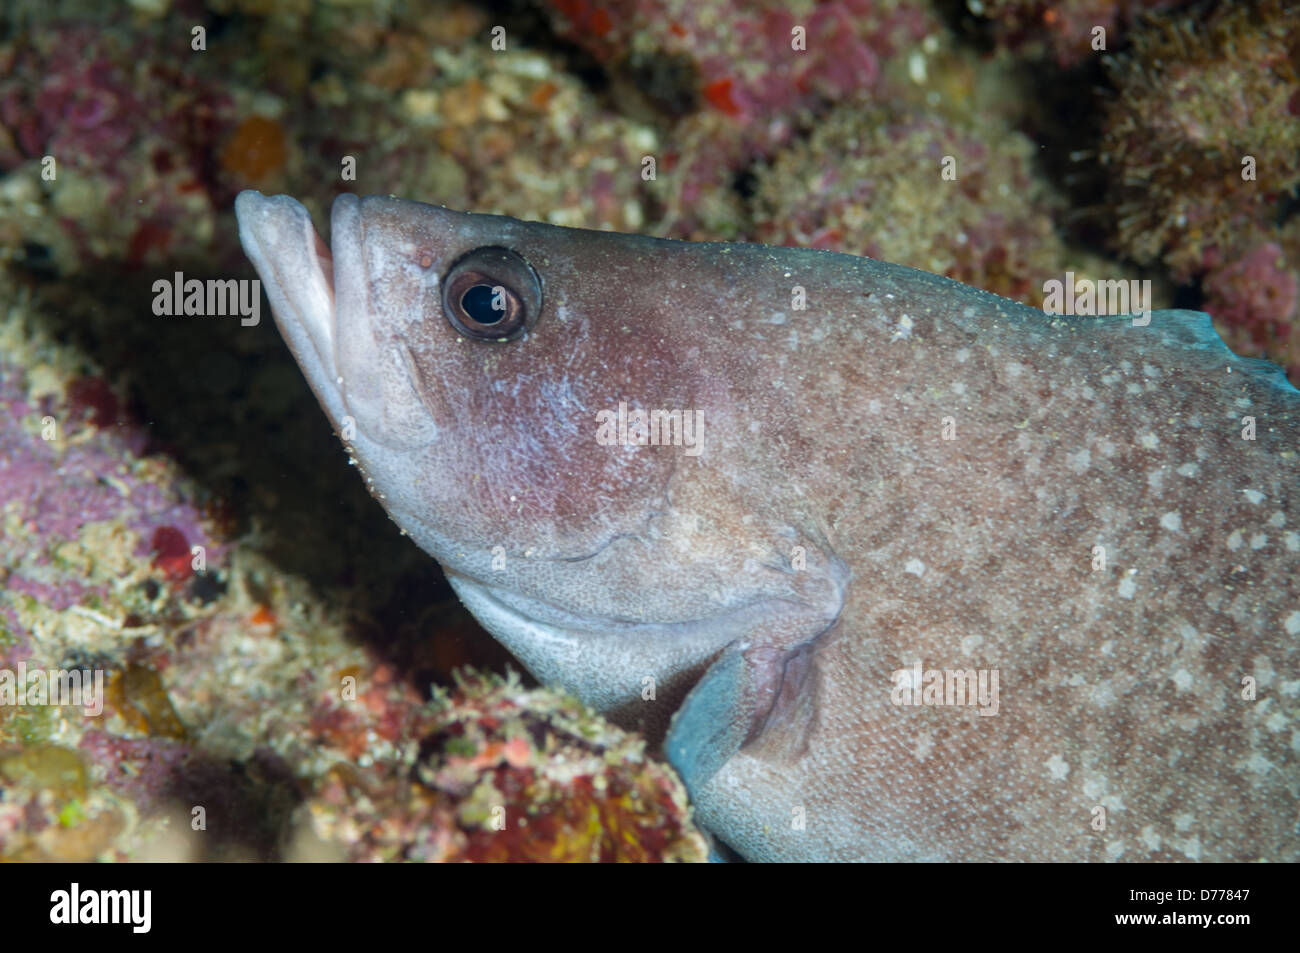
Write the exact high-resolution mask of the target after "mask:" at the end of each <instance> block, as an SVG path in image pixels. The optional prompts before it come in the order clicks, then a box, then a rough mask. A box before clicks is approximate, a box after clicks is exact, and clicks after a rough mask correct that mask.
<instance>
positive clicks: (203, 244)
mask: <svg viewBox="0 0 1300 953" xmlns="http://www.w3.org/2000/svg"><path fill="white" fill-rule="evenodd" d="M188 39H189V34H188V31H176V30H170V31H169V30H166V29H162V28H159V27H153V28H145V29H143V30H142V31H141V32H140V33H138V34H136V35H134V36H133V35H131V34H129V33H125V32H123V31H109V30H101V29H96V28H94V27H91V26H88V25H84V24H81V23H78V22H61V23H60V22H56V23H44V24H41V25H40V26H39V27H38V28H36V27H33V28H31V29H30V30H28V31H26V32H24V33H23V34H22V36H21V40H20V41H19V42H17V43H10V44H6V45H4V46H0V173H4V174H7V175H8V176H9V183H10V184H9V188H10V189H11V190H17V191H16V192H11V193H10V194H12V195H14V196H17V197H21V199H23V200H24V201H19V202H16V203H15V206H16V207H15V208H14V209H12V210H9V211H7V212H6V213H5V215H4V217H5V218H6V219H8V221H7V222H6V223H5V225H4V226H3V227H0V244H5V245H14V244H17V243H19V242H20V241H22V242H28V243H32V242H35V243H39V244H40V245H41V246H42V247H43V248H45V249H46V251H47V253H48V255H49V258H50V259H51V261H52V264H53V265H54V266H55V268H56V269H57V270H59V271H61V272H74V271H78V270H80V269H82V268H83V267H85V266H87V265H88V264H90V263H92V262H93V261H97V260H105V259H107V260H119V261H121V260H125V261H126V263H127V264H130V265H134V266H140V265H145V264H155V263H157V262H159V261H161V260H163V259H164V257H165V256H167V255H168V254H182V255H184V254H193V253H195V252H201V251H202V250H204V249H206V248H207V247H208V245H209V243H210V242H211V240H212V234H213V231H214V229H213V226H212V219H213V217H214V215H215V214H216V212H217V210H218V208H219V207H220V206H221V205H222V204H223V203H224V202H226V201H227V200H228V198H229V195H230V194H233V192H232V184H231V183H228V182H223V181H221V180H220V176H219V172H220V170H219V168H218V165H217V162H216V159H215V152H216V149H217V146H218V144H219V143H220V141H221V139H222V138H223V136H224V135H225V130H226V129H227V128H229V126H230V125H231V122H232V108H233V107H232V103H231V101H230V99H229V97H228V96H227V95H226V94H225V93H224V92H221V91H219V87H218V86H217V85H216V84H215V83H213V82H211V81H209V80H205V79H203V78H201V77H202V75H203V71H204V70H205V69H206V68H207V67H208V64H207V63H206V62H205V61H204V60H203V56H204V54H203V53H199V52H195V51H192V50H191V49H190V48H189V46H188ZM33 207H39V208H40V213H39V214H38V215H31V214H29V213H28V212H27V211H26V210H29V209H31V208H33ZM20 228H21V229H23V232H22V233H21V234H20V235H11V234H8V231H10V230H14V229H20Z"/></svg>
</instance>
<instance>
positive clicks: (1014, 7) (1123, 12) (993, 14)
mask: <svg viewBox="0 0 1300 953" xmlns="http://www.w3.org/2000/svg"><path fill="white" fill-rule="evenodd" d="M1189 2H1190V0H966V8H967V9H968V10H969V11H970V12H971V13H972V14H974V15H975V16H977V17H982V18H984V19H986V20H988V21H989V22H990V24H991V26H992V31H993V35H994V37H995V38H996V39H997V41H998V42H999V43H1001V44H1003V45H1005V46H1007V47H1008V48H1010V49H1013V50H1015V51H1016V52H1017V53H1019V54H1020V55H1023V56H1027V57H1033V58H1039V57H1044V56H1046V57H1050V58H1051V59H1052V60H1054V61H1055V62H1056V64H1057V65H1059V66H1061V67H1067V68H1068V67H1072V66H1077V65H1078V64H1079V62H1080V61H1081V60H1083V59H1085V58H1086V57H1088V56H1091V55H1093V53H1094V50H1093V47H1092V40H1093V31H1094V30H1096V29H1097V28H1098V27H1100V28H1102V29H1103V30H1105V31H1106V32H1105V39H1106V46H1105V49H1107V50H1114V49H1117V48H1118V47H1119V45H1120V43H1121V41H1122V40H1123V39H1124V38H1125V36H1126V35H1127V30H1128V29H1129V27H1130V26H1131V25H1132V23H1133V21H1134V19H1136V18H1137V17H1138V16H1139V15H1140V14H1142V13H1143V12H1146V11H1156V10H1168V9H1172V8H1175V7H1179V6H1184V5H1186V4H1187V3H1189Z"/></svg>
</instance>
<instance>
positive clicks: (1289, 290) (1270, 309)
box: [1201, 242, 1300, 381]
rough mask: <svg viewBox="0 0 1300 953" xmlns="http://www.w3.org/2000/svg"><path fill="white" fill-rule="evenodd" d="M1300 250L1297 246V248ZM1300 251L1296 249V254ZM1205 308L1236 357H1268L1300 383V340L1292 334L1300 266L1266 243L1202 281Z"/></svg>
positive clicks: (1283, 252) (1280, 250)
mask: <svg viewBox="0 0 1300 953" xmlns="http://www.w3.org/2000/svg"><path fill="white" fill-rule="evenodd" d="M1297 246H1300V242H1298V243H1297ZM1296 250H1297V251H1300V247H1297V248H1296ZM1201 287H1202V289H1203V290H1204V291H1205V308H1206V310H1207V311H1209V312H1210V314H1212V315H1214V317H1215V319H1216V320H1217V321H1219V322H1220V324H1221V325H1222V326H1225V327H1226V328H1227V330H1228V335H1229V341H1228V343H1229V345H1230V346H1231V347H1232V348H1233V349H1234V350H1236V351H1237V352H1238V353H1241V354H1267V355H1269V356H1271V357H1273V358H1274V359H1275V360H1278V361H1279V362H1280V363H1282V364H1283V366H1284V367H1285V368H1286V370H1287V373H1288V374H1289V375H1290V377H1291V379H1292V380H1293V381H1300V335H1297V334H1295V333H1294V327H1295V321H1296V319H1297V317H1300V314H1298V313H1297V307H1296V304H1297V296H1298V295H1300V260H1298V259H1297V256H1296V255H1294V254H1293V255H1290V256H1288V255H1287V253H1286V251H1285V250H1284V249H1283V248H1282V246H1280V245H1278V244H1277V243H1275V242H1268V243H1265V244H1263V245H1259V246H1257V247H1256V248H1253V249H1251V250H1250V251H1248V252H1247V253H1246V254H1245V255H1243V256H1242V257H1241V258H1239V259H1237V260H1236V261H1233V262H1230V263H1228V264H1226V265H1223V266H1222V267H1219V268H1215V269H1213V270H1211V271H1210V273H1209V274H1208V275H1206V277H1205V280H1204V281H1203V282H1202V284H1201Z"/></svg>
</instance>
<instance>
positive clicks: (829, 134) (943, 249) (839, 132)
mask: <svg viewBox="0 0 1300 953" xmlns="http://www.w3.org/2000/svg"><path fill="white" fill-rule="evenodd" d="M827 155H834V156H835V157H836V161H835V163H834V164H833V165H828V164H827V163H826V161H825V158H824V157H825V156H827ZM1033 156H1034V146H1033V144H1032V143H1031V142H1030V141H1029V140H1028V139H1026V138H1025V137H1023V136H1021V135H1020V134H1019V133H1016V132H1014V131H1012V130H1010V129H1008V128H1005V127H1004V126H1003V125H1002V124H1000V123H996V122H990V123H985V124H983V125H982V126H981V127H978V128H977V127H974V126H972V125H970V124H967V123H961V122H952V121H948V120H944V119H940V118H937V117H929V116H924V115H902V116H899V115H896V114H894V113H893V112H891V111H890V110H887V109H872V108H870V107H858V106H854V105H846V106H843V107H841V108H840V109H838V110H836V111H835V112H834V113H832V114H831V115H830V116H829V117H828V118H827V119H826V121H825V122H823V123H822V124H821V125H820V126H819V127H818V129H817V130H816V131H814V133H813V135H812V137H811V138H810V139H809V140H808V141H807V142H806V143H801V144H799V145H797V146H795V147H793V148H791V149H788V150H786V151H785V152H783V153H782V155H781V156H780V157H779V158H778V159H777V160H776V162H774V163H773V164H772V165H771V167H770V168H768V169H766V170H764V171H763V173H762V174H761V175H760V178H759V187H758V192H757V195H756V196H755V201H754V206H755V212H754V219H755V229H756V233H757V237H758V239H759V240H760V241H764V242H771V243H774V244H785V245H794V246H804V247H813V248H827V249H833V250H837V251H847V252H852V253H856V254H862V255H869V256H871V257H873V258H883V259H886V260H888V261H893V262H899V263H901V264H906V265H911V266H913V267H916V268H922V269H925V270H926V271H932V272H935V273H937V274H942V275H947V276H948V277H951V278H956V279H958V280H960V281H964V282H967V283H969V284H973V285H975V286H976V287H979V288H984V289H986V290H988V291H993V292H996V293H998V294H1003V295H1007V296H1008V297H1012V298H1017V299H1019V300H1021V301H1025V302H1028V303H1031V304H1034V303H1041V300H1042V290H1041V285H1042V280H1043V276H1044V275H1050V274H1053V273H1055V272H1058V271H1061V270H1063V269H1064V261H1065V252H1064V248H1063V246H1062V244H1061V243H1060V241H1059V240H1058V239H1057V237H1056V233H1055V230H1054V224H1053V213H1054V212H1055V211H1056V210H1057V208H1058V206H1059V201H1058V200H1056V199H1054V198H1053V196H1052V194H1051V193H1050V192H1049V191H1047V190H1046V189H1044V188H1042V187H1041V186H1040V185H1039V184H1038V182H1037V180H1036V178H1035V176H1034V173H1033Z"/></svg>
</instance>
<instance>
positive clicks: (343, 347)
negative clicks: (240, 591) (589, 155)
mask: <svg viewBox="0 0 1300 953" xmlns="http://www.w3.org/2000/svg"><path fill="white" fill-rule="evenodd" d="M236 213H237V217H238V223H239V233H240V238H241V241H242V243H243V247H244V249H245V251H246V253H247V255H248V257H249V258H250V259H251V261H252V263H253V265H254V266H255V268H256V270H257V272H258V274H259V275H260V277H261V279H262V282H263V285H264V287H265V289H266V292H267V295H268V298H269V301H270V304H271V307H272V310H273V313H274V315H275V320H276V323H277V326H278V327H279V330H280V332H281V334H282V336H283V338H284V340H285V341H286V342H287V344H288V347H289V349H290V350H291V351H292V353H293V355H294V357H295V358H296V360H297V362H298V364H299V366H300V367H301V370H302V372H303V374H304V375H305V377H306V379H307V382H308V383H309V385H310V386H311V388H312V390H313V392H314V393H315V396H316V397H317V399H318V400H319V402H320V405H321V407H322V409H323V410H324V412H325V414H326V415H327V416H328V418H329V419H330V421H331V422H332V424H333V426H334V428H335V430H336V432H337V433H338V435H339V436H340V438H341V439H342V441H343V443H344V445H345V448H346V451H347V453H348V454H349V456H350V458H351V460H352V462H353V463H355V465H356V466H357V468H358V469H359V471H360V473H361V475H362V477H363V479H364V480H365V482H366V485H367V487H368V488H369V489H370V492H371V493H372V494H373V495H374V497H375V498H376V499H377V500H378V501H379V503H380V504H381V505H382V506H383V507H384V508H385V509H386V510H387V511H388V513H389V515H390V516H391V518H392V519H393V520H394V521H395V522H396V523H397V525H398V526H399V527H400V528H401V529H402V530H403V531H404V532H405V533H407V534H409V535H410V537H411V538H412V539H413V540H414V542H415V543H416V544H417V545H418V546H419V547H420V548H421V549H423V550H424V551H425V552H427V553H428V554H430V555H431V556H433V557H434V558H435V559H436V560H438V562H439V563H440V564H441V565H442V568H443V570H444V571H445V573H446V576H447V578H448V580H449V581H450V583H451V585H452V586H453V587H454V589H455V591H456V593H457V594H458V596H459V597H460V599H461V600H462V601H463V602H464V604H465V605H466V606H467V607H468V608H469V610H470V611H471V612H472V613H473V614H474V616H476V617H477V619H478V620H479V621H480V622H481V624H482V625H483V627H484V628H485V629H486V630H487V631H488V632H490V633H491V634H492V635H493V636H494V637H495V638H496V639H498V640H499V641H500V642H501V643H503V644H504V645H505V647H506V648H507V649H509V651H510V652H511V653H513V654H514V656H515V657H516V658H517V659H518V660H519V662H520V663H521V664H522V665H523V666H525V667H526V668H527V669H528V670H529V671H530V672H531V673H532V674H533V675H534V676H536V677H537V678H538V679H539V680H540V681H541V682H543V683H545V684H548V685H553V686H557V687H559V688H561V689H563V690H565V691H567V692H570V693H572V694H573V695H575V696H576V697H578V698H579V699H580V700H582V701H583V702H585V703H586V704H588V705H590V706H592V707H594V708H595V709H597V710H599V711H600V712H602V713H604V714H605V715H606V716H607V717H608V718H610V719H611V720H612V721H614V722H616V723H618V724H620V725H623V726H625V727H628V728H630V729H634V730H638V731H641V732H643V733H644V734H645V736H646V737H647V739H648V740H649V741H650V743H651V744H652V745H655V746H657V750H658V751H660V752H662V754H663V755H664V756H665V757H666V758H667V759H668V760H669V761H670V762H671V763H672V765H673V766H674V767H675V768H676V769H677V771H678V772H679V773H680V775H681V777H682V779H683V781H684V783H685V784H686V786H687V789H688V791H689V793H690V795H691V799H692V803H693V809H694V811H695V817H696V819H697V820H698V822H699V823H700V824H701V825H702V826H703V827H704V828H705V829H706V830H707V831H708V832H709V833H710V834H711V835H712V836H713V837H714V838H715V839H716V843H717V844H718V845H719V846H718V855H719V856H723V855H725V854H726V853H727V852H728V851H730V852H734V854H735V855H738V856H739V857H740V858H743V859H745V860H749V861H890V862H892V861H1077V862H1091V861H1170V862H1172V861H1259V860H1267V861H1287V860H1292V861H1294V860H1296V859H1297V857H1300V830H1298V829H1297V819H1298V818H1300V810H1297V808H1300V767H1298V764H1300V761H1298V753H1300V724H1298V723H1297V707H1298V703H1300V673H1298V670H1297V659H1298V654H1297V645H1298V643H1300V571H1297V570H1298V569H1300V505H1298V504H1300V499H1298V498H1297V486H1298V483H1300V455H1298V454H1300V393H1298V392H1297V391H1296V390H1295V389H1294V388H1293V387H1291V385H1290V384H1289V383H1288V382H1287V381H1286V379H1285V377H1284V376H1283V375H1282V373H1281V371H1280V370H1278V369H1277V368H1276V367H1274V366H1272V365H1270V364H1268V363H1267V362H1263V361H1259V360H1255V359H1251V358H1243V357H1240V356H1237V355H1235V354H1233V353H1232V352H1231V351H1229V350H1228V348H1227V347H1226V346H1225V345H1224V344H1223V342H1222V340H1221V339H1220V338H1219V336H1218V335H1217V334H1216V333H1215V331H1214V330H1213V327H1212V325H1211V323H1210V319H1209V318H1208V317H1207V316H1206V315H1205V314H1202V313H1199V312H1194V311H1187V310H1166V311H1155V312H1151V313H1149V314H1147V315H1145V316H1143V317H1142V318H1136V317H1132V316H1128V315H1106V316H1097V317H1078V316H1070V315H1055V314H1047V313H1045V312H1044V311H1043V310H1041V309H1036V308H1032V307H1029V306H1026V305H1023V304H1019V303H1017V302H1014V301H1011V300H1008V299H1006V298H1002V297H999V296H997V295H994V294H991V293H988V292H985V291H981V290H978V289H975V288H971V287H968V286H966V285H963V284H961V283H958V282H956V281H952V280H949V279H947V278H944V277H942V276H938V275H933V274H929V273H926V272H923V271H918V270H915V269H911V268H907V267H902V266H899V265H894V264H890V263H887V262H883V261H876V260H872V259H869V258H859V257H855V256H851V255H844V254H837V253H833V252H828V251H821V250H812V249H800V248H789V247H772V246H764V245H757V244H735V243H708V242H704V243H695V242H683V241H673V240H667V239H659V238H653V237H649V236H642V235H632V234H616V233H611V232H602V231H590V230H583V229H573V228H564V227H558V226H554V225H550V224H544V223H539V222H526V221H519V220H516V219H513V218H508V217H502V216H497V215H488V214H475V213H470V212H460V211H454V210H450V209H447V208H443V207H439V206H432V205H426V204H421V203H418V202H413V201H407V200H402V199H398V198H393V197H387V196H368V197H364V198H359V197H357V196H354V195H348V194H345V195H340V196H339V197H338V198H337V199H336V200H335V201H334V205H333V208H332V211H331V221H330V244H329V246H328V247H327V246H326V245H325V243H324V242H323V241H322V240H321V238H320V237H319V235H318V234H317V232H316V231H315V229H314V227H313V225H312V221H311V217H310V215H309V214H308V212H307V210H306V209H305V208H304V207H303V206H302V205H301V204H299V203H298V202H297V201H295V200H294V199H292V198H290V197H288V196H283V195H278V196H264V195H262V194H260V193H257V192H251V191H249V192H244V193H242V194H241V195H240V196H239V197H238V199H237V201H236Z"/></svg>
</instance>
